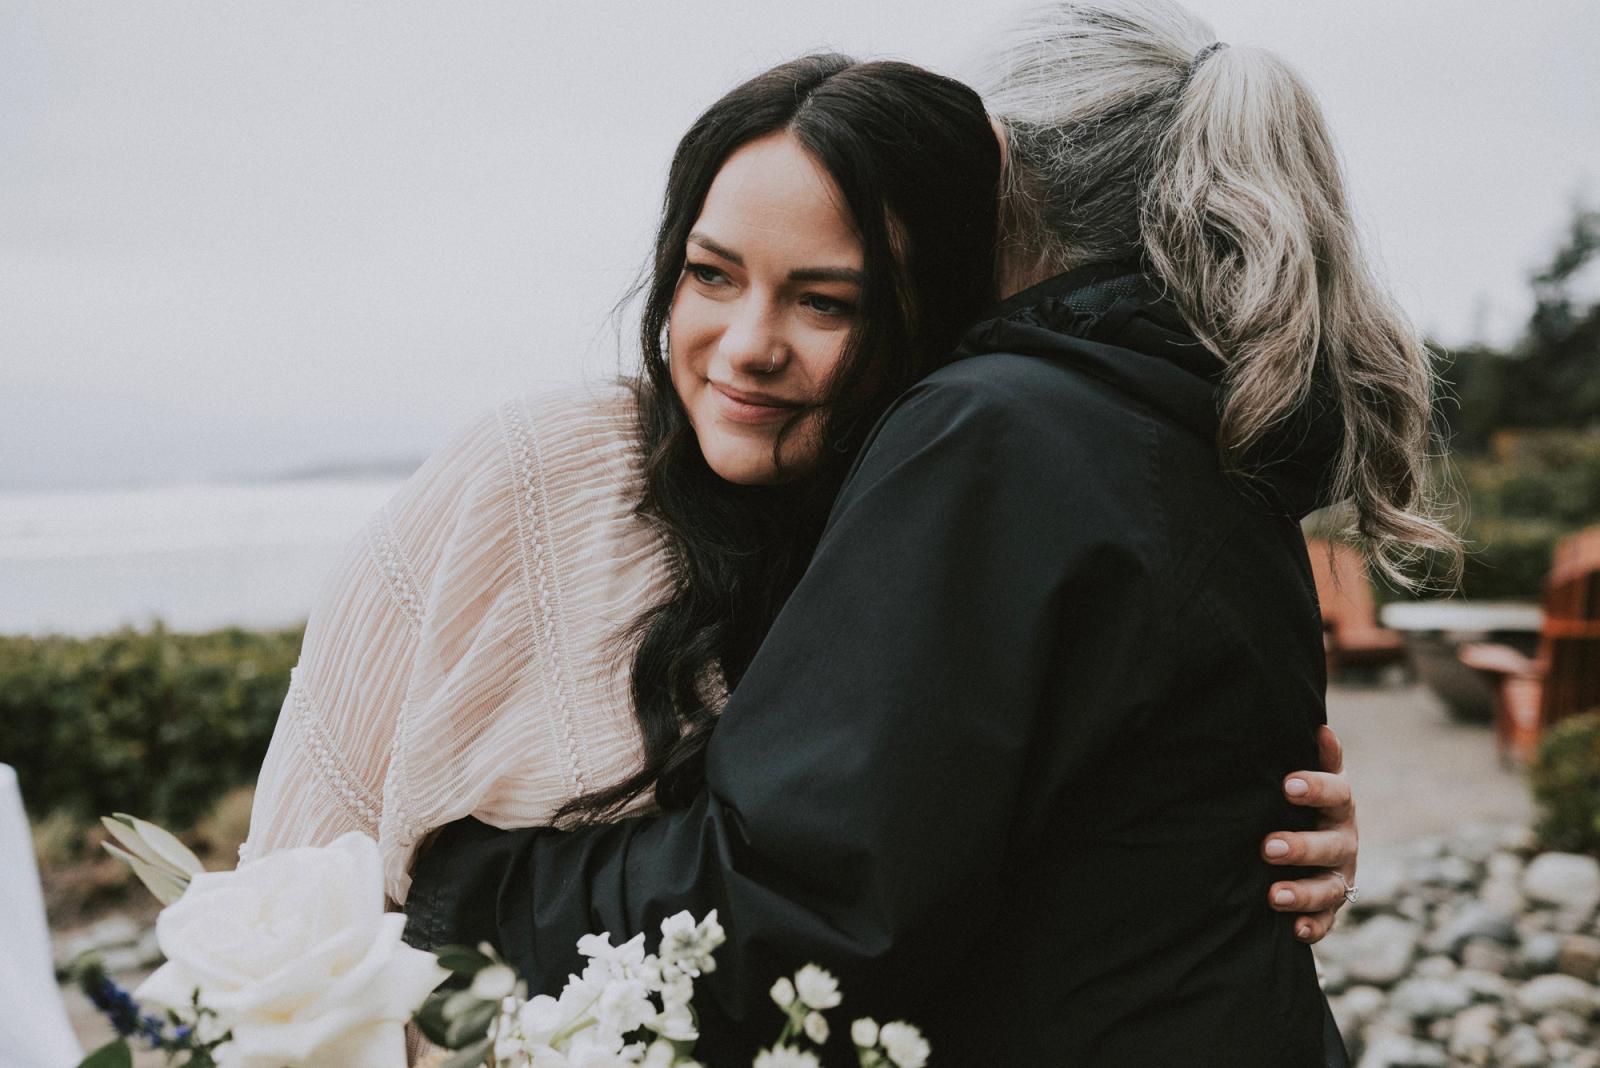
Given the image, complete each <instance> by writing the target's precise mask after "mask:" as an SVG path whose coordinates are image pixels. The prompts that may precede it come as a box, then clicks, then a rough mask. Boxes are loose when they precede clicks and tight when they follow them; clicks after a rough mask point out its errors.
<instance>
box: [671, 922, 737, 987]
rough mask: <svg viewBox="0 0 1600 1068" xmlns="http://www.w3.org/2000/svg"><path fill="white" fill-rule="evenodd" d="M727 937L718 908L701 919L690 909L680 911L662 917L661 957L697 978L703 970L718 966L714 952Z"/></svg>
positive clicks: (709, 970)
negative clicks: (692, 914) (696, 918)
mask: <svg viewBox="0 0 1600 1068" xmlns="http://www.w3.org/2000/svg"><path fill="white" fill-rule="evenodd" d="M727 940H728V938H727V935H726V934H725V933H724V932H723V930H722V925H721V924H719V923H717V910H716V909H712V910H711V911H710V912H709V913H707V914H706V918H705V919H703V920H701V921H700V922H699V923H696V922H695V920H694V917H693V916H691V915H690V914H689V913H687V912H680V913H678V914H677V915H676V916H668V917H667V918H666V919H664V920H662V921H661V960H662V962H663V964H665V965H668V966H675V967H677V968H679V969H681V970H682V971H683V972H684V973H685V974H686V975H689V976H691V977H696V978H698V977H699V976H700V975H701V973H703V972H711V971H715V970H716V967H717V961H716V958H715V957H713V956H712V954H713V953H715V952H716V951H717V949H718V947H720V946H721V945H722V943H724V942H726V941H727Z"/></svg>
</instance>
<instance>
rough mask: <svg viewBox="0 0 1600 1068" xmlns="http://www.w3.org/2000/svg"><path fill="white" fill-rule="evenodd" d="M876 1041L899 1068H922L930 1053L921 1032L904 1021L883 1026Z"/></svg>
mask: <svg viewBox="0 0 1600 1068" xmlns="http://www.w3.org/2000/svg"><path fill="white" fill-rule="evenodd" d="M878 1041H880V1042H882V1043H883V1049H884V1052H885V1053H887V1054H888V1055H889V1059H890V1060H891V1061H893V1062H894V1063H895V1064H896V1065H898V1066H899V1068H923V1066H924V1065H926V1064H927V1063H928V1054H929V1053H931V1052H932V1049H931V1048H930V1047H929V1045H928V1040H927V1039H925V1038H923V1037H922V1032H921V1031H919V1030H917V1029H916V1028H915V1027H913V1026H912V1025H911V1024H908V1023H906V1022H905V1021H904V1020H896V1021H895V1022H894V1023H886V1024H884V1025H883V1027H882V1028H880V1029H879V1031H878Z"/></svg>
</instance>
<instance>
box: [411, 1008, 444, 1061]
mask: <svg viewBox="0 0 1600 1068" xmlns="http://www.w3.org/2000/svg"><path fill="white" fill-rule="evenodd" d="M447 1000H449V996H448V995H445V994H429V995H428V1000H426V1001H424V1002H423V1003H422V1008H420V1009H418V1010H417V1011H416V1013H415V1014H413V1015H412V1017H411V1018H412V1020H414V1021H415V1022H416V1025H417V1029H418V1030H420V1031H421V1032H422V1035H423V1037H424V1038H426V1039H427V1040H428V1041H429V1042H432V1043H433V1044H434V1045H435V1046H439V1047H442V1048H444V1049H449V1048H450V1047H449V1046H448V1045H447V1044H446V1043H447V1039H446V1037H445V1032H446V1031H447V1030H448V1029H449V1027H450V1021H449V1020H447V1019H445V1015H444V1003H445V1002H446V1001H447Z"/></svg>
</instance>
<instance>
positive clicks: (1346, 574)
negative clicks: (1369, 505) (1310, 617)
mask: <svg viewBox="0 0 1600 1068" xmlns="http://www.w3.org/2000/svg"><path fill="white" fill-rule="evenodd" d="M1306 550H1307V552H1309V553H1310V554H1311V574H1312V577H1313V578H1315V579H1316V582H1317V602H1318V603H1319V604H1320V605H1321V606H1322V648H1323V651H1324V653H1325V654H1326V655H1327V658H1328V677H1329V678H1330V679H1331V678H1334V677H1335V676H1336V675H1338V674H1339V672H1340V671H1342V670H1343V669H1344V668H1346V667H1359V666H1382V665H1384V664H1392V663H1395V662H1396V661H1400V660H1404V659H1405V655H1406V646H1405V639H1404V638H1403V637H1401V635H1400V634H1399V633H1397V632H1395V631H1392V630H1389V629H1388V628H1386V627H1382V626H1379V625H1378V609H1377V601H1376V599H1375V598H1374V597H1373V596H1372V583H1371V582H1370V581H1369V580H1368V578H1367V562H1366V561H1365V560H1364V559H1362V557H1361V552H1360V550H1358V549H1356V548H1355V547H1354V546H1352V545H1347V544H1345V543H1344V542H1337V541H1336V542H1331V543H1330V542H1328V541H1325V540H1323V539H1321V538H1313V539H1312V540H1311V541H1310V542H1308V543H1307V545H1306Z"/></svg>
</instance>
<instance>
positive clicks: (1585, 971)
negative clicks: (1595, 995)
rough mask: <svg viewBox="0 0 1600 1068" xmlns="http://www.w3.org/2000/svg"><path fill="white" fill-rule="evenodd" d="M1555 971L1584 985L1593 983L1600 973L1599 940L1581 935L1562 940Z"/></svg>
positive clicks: (1569, 936)
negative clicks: (1578, 980) (1581, 981)
mask: <svg viewBox="0 0 1600 1068" xmlns="http://www.w3.org/2000/svg"><path fill="white" fill-rule="evenodd" d="M1556 970H1557V971H1560V972H1561V973H1563V974H1565V975H1570V976H1573V977H1574V978H1577V979H1582V980H1583V981H1584V982H1586V983H1592V982H1594V981H1595V979H1596V975H1597V973H1600V938H1595V937H1593V936H1592V935H1581V934H1574V935H1568V936H1567V937H1566V938H1563V939H1562V940H1561V953H1560V955H1559V956H1558V957H1557V958H1556Z"/></svg>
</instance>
